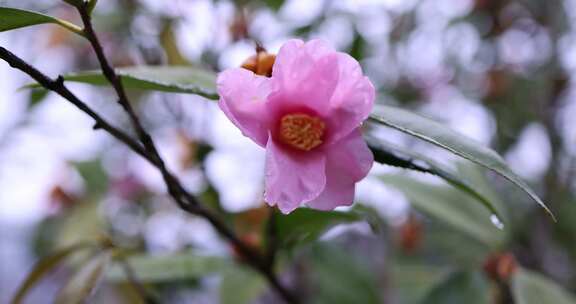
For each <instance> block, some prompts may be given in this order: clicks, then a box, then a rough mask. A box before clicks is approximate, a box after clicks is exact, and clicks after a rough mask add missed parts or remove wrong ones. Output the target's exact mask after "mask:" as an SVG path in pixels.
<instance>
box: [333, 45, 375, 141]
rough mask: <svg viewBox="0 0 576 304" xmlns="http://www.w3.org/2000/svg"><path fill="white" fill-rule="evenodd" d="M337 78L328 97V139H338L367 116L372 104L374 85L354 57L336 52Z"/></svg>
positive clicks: (357, 125)
mask: <svg viewBox="0 0 576 304" xmlns="http://www.w3.org/2000/svg"><path fill="white" fill-rule="evenodd" d="M338 65H339V72H340V77H339V82H338V85H337V86H336V90H335V91H334V94H333V95H332V99H331V100H330V108H331V114H330V115H329V122H328V125H329V128H330V129H331V130H333V131H332V134H331V137H330V139H329V141H331V142H333V141H338V140H340V139H341V138H343V137H344V136H346V135H348V134H349V133H350V132H351V131H352V130H354V129H355V128H357V127H359V126H360V124H361V123H362V122H363V121H364V120H366V118H368V116H369V115H370V112H371V111H372V107H373V106H374V98H375V89H374V86H373V85H372V83H371V82H370V80H369V79H368V77H366V76H364V75H363V73H362V68H361V67H360V64H359V63H358V61H356V60H355V59H354V58H352V57H351V56H349V55H347V54H343V53H338Z"/></svg>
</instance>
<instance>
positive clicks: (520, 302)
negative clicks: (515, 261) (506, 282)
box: [511, 268, 576, 304]
mask: <svg viewBox="0 0 576 304" xmlns="http://www.w3.org/2000/svg"><path fill="white" fill-rule="evenodd" d="M511 288H512V295H513V297H514V300H515V301H516V303H517V304H541V303H554V304H576V297H575V296H574V295H571V294H569V293H568V291H566V290H564V289H563V288H562V287H561V286H559V285H558V284H556V283H554V282H553V281H551V280H550V279H548V278H546V277H544V276H543V275H541V274H538V273H536V272H533V271H529V270H526V269H522V268H520V269H518V271H517V272H516V273H514V276H513V277H512V287H511Z"/></svg>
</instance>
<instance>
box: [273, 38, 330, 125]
mask: <svg viewBox="0 0 576 304" xmlns="http://www.w3.org/2000/svg"><path fill="white" fill-rule="evenodd" d="M339 77H340V72H339V67H338V54H337V53H336V52H335V51H334V50H333V49H332V48H331V47H329V46H328V45H327V44H326V43H324V42H322V41H320V40H312V41H310V42H308V43H306V44H303V43H302V41H299V40H291V41H289V42H287V43H286V44H284V46H283V47H282V48H281V49H280V52H279V53H278V56H277V57H276V62H275V63H274V70H273V73H272V81H273V87H274V91H275V92H276V93H275V94H273V95H271V96H270V102H271V104H274V105H275V106H274V107H275V108H280V109H277V112H286V111H288V112H289V111H293V110H295V109H296V110H301V109H303V108H306V109H309V110H312V111H313V112H315V114H318V115H321V116H323V115H327V114H328V110H329V109H330V107H329V102H330V100H331V98H332V95H333V93H334V90H335V89H336V86H337V85H338V78H339Z"/></svg>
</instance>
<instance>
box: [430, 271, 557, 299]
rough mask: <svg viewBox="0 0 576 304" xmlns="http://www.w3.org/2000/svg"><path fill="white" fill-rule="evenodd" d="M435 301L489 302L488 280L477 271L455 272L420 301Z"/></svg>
mask: <svg viewBox="0 0 576 304" xmlns="http://www.w3.org/2000/svg"><path fill="white" fill-rule="evenodd" d="M436 303H442V304H461V303H467V304H489V303H490V289H489V285H488V282H487V281H486V279H485V278H484V276H483V275H482V274H481V273H479V272H475V271H466V272H455V273H453V274H451V275H450V276H448V278H447V279H446V280H444V281H442V282H440V283H439V284H438V285H436V286H435V287H434V288H433V289H432V290H431V291H430V292H429V293H428V295H427V296H426V297H425V298H424V300H423V301H422V304H436ZM541 303H547V302H541Z"/></svg>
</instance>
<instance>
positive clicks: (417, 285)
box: [390, 259, 447, 304]
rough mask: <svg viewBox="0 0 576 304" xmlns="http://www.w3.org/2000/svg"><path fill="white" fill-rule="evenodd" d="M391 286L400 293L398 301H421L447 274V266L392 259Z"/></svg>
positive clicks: (412, 302)
mask: <svg viewBox="0 0 576 304" xmlns="http://www.w3.org/2000/svg"><path fill="white" fill-rule="evenodd" d="M390 264H391V266H392V267H391V285H392V286H391V287H392V288H394V290H395V291H396V292H397V293H398V303H406V304H414V303H420V302H421V301H422V299H424V296H426V295H427V294H428V293H429V292H430V290H432V288H434V287H435V286H436V285H437V284H438V282H439V281H441V280H443V279H444V278H445V277H446V275H447V270H446V268H445V267H442V266H437V265H430V264H424V263H418V264H415V263H407V262H403V261H396V260H393V259H391V260H390Z"/></svg>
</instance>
